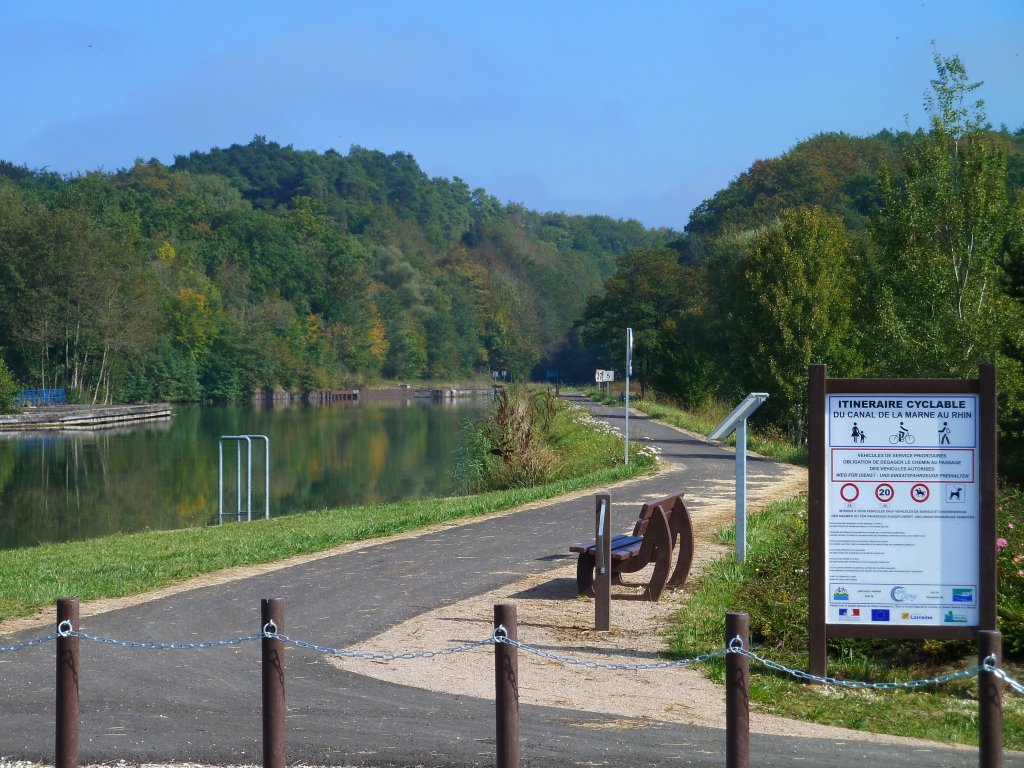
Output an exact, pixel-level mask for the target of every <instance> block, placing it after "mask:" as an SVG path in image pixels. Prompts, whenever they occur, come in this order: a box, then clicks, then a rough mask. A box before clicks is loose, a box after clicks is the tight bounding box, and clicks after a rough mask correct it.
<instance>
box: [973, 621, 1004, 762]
mask: <svg viewBox="0 0 1024 768" xmlns="http://www.w3.org/2000/svg"><path fill="white" fill-rule="evenodd" d="M1002 647H1003V642H1002V635H1000V634H999V633H998V632H994V631H992V630H984V629H983V630H981V631H979V632H978V663H979V664H980V663H982V662H984V660H985V659H986V658H987V657H988V656H995V659H996V661H995V663H996V664H997V665H998V664H999V662H1000V661H1001V659H1002ZM1001 689H1002V681H1001V680H1000V679H999V678H998V677H997V676H996V675H995V674H994V673H992V672H979V673H978V765H979V766H981V768H1002V766H1003V701H1002V690H1001Z"/></svg>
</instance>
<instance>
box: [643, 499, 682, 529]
mask: <svg viewBox="0 0 1024 768" xmlns="http://www.w3.org/2000/svg"><path fill="white" fill-rule="evenodd" d="M682 504H683V494H682V493H676V494H674V495H672V496H666V497H665V498H664V499H658V500H657V501H646V502H644V505H643V506H642V507H640V515H639V517H637V521H636V525H634V526H633V535H634V536H643V535H644V531H646V530H647V523H648V521H649V520H650V519H651V515H653V514H654V508H655V507H661V509H662V511H663V512H664V513H665V516H666V517H668V520H669V525H671V524H672V513H673V512H674V511H675V510H676V509H677V508H679V507H680V506H681V505H682Z"/></svg>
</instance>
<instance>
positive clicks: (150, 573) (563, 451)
mask: <svg viewBox="0 0 1024 768" xmlns="http://www.w3.org/2000/svg"><path fill="white" fill-rule="evenodd" d="M547 426H548V429H547V430H546V433H547V435H548V444H549V445H550V446H551V448H552V450H554V451H556V453H557V455H558V456H563V457H564V460H560V461H559V462H558V464H557V466H556V467H554V471H553V472H552V477H551V479H550V480H549V481H548V482H545V483H543V484H540V485H537V486H535V487H529V488H513V489H508V490H498V491H491V492H488V493H481V494H476V495H470V496H457V497H451V498H444V499H423V500H416V501H406V502H401V503H395V504H384V505H367V506H359V507H349V508H343V509H331V510H324V511H316V512H307V513H304V514H296V515H289V516H286V517H280V518H274V519H271V520H259V521H253V522H251V523H244V524H237V523H234V524H228V525H224V526H219V527H207V528H188V529H184V530H177V531H148V532H144V533H136V534H130V535H117V536H107V537H103V538H98V539H90V540H88V541H80V542H70V543H64V544H45V545H41V546H37V547H27V548H24V549H16V550H11V551H7V552H4V553H3V556H2V557H0V620H3V619H6V618H10V617H14V616H25V615H29V614H31V613H33V612H35V611H36V610H37V609H39V608H40V607H43V606H49V605H52V604H53V602H54V601H55V600H56V599H57V598H59V597H63V596H67V595H76V596H78V597H80V598H81V599H83V600H89V599H93V598H99V597H120V596H124V595H131V594H137V593H140V592H146V591H148V590H151V589H155V588H157V587H161V586H164V585H166V584H170V583H173V582H177V581H182V580H184V579H188V578H190V577H193V576H198V575H200V574H204V573H211V572H213V571H218V570H221V569H224V568H232V567H236V566H244V565H256V564H260V563H269V562H274V561H277V560H281V559H284V558H287V557H292V556H295V555H303V554H310V553H314V552H322V551H324V550H327V549H330V548H332V547H336V546H338V545H341V544H345V543H347V542H353V541H360V540H364V539H371V538H376V537H380V536H389V535H392V534H396V533H401V532H404V531H410V530H415V529H417V528H422V527H425V526H429V525H432V524H434V523H439V522H445V521H451V520H461V519H467V518H472V517H477V516H480V515H485V514H489V513H492V512H499V511H502V510H507V509H512V508H514V507H517V506H519V505H521V504H526V503H529V502H533V501H537V500H540V499H546V498H551V497H554V496H558V495H560V494H563V493H568V492H571V491H576V490H580V489H583V488H590V487H593V486H597V485H607V484H609V483H614V482H617V481H619V480H624V479H627V478H629V477H634V476H636V475H640V474H644V473H646V472H650V471H652V470H653V468H654V466H655V461H654V459H653V458H652V457H650V456H643V455H641V456H638V457H637V458H636V459H635V460H633V461H631V462H630V465H629V466H628V467H625V466H623V465H622V463H621V456H622V442H621V439H619V438H617V437H615V436H614V435H613V434H610V433H608V432H607V431H606V430H603V429H600V428H599V427H597V426H595V425H594V424H592V423H590V422H589V421H588V420H587V419H586V418H584V417H583V415H582V414H574V413H572V412H571V411H560V412H559V414H558V415H557V417H556V418H552V420H551V423H550V424H548V425H547Z"/></svg>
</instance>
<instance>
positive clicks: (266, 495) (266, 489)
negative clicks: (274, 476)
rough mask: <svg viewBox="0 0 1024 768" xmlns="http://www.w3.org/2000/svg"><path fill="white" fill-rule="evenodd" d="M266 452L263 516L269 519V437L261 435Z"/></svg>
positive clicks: (264, 459)
mask: <svg viewBox="0 0 1024 768" xmlns="http://www.w3.org/2000/svg"><path fill="white" fill-rule="evenodd" d="M263 440H264V441H265V444H266V449H267V452H266V453H265V454H263V517H264V519H266V520H269V519H270V438H269V437H267V436H266V435H264V436H263Z"/></svg>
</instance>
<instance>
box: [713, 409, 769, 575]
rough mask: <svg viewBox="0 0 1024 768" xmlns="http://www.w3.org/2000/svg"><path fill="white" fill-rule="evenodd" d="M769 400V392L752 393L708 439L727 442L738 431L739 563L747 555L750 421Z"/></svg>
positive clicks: (737, 509)
mask: <svg viewBox="0 0 1024 768" xmlns="http://www.w3.org/2000/svg"><path fill="white" fill-rule="evenodd" d="M767 399H768V393H767V392H751V393H750V394H749V395H747V396H746V397H745V398H744V399H743V402H742V403H740V404H739V405H737V406H736V407H735V408H734V409H733V411H732V413H730V414H729V415H728V416H726V417H725V419H724V420H723V421H722V423H721V424H719V425H718V426H717V427H715V429H714V431H712V433H711V434H710V435H708V440H724V439H725V438H727V437H728V436H729V435H730V434H732V432H733V430H735V431H736V562H738V563H742V562H743V560H744V559H745V558H746V556H747V419H748V418H749V417H750V416H751V414H753V413H754V411H756V410H757V409H758V408H760V407H761V403H763V402H764V401H765V400H767Z"/></svg>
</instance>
